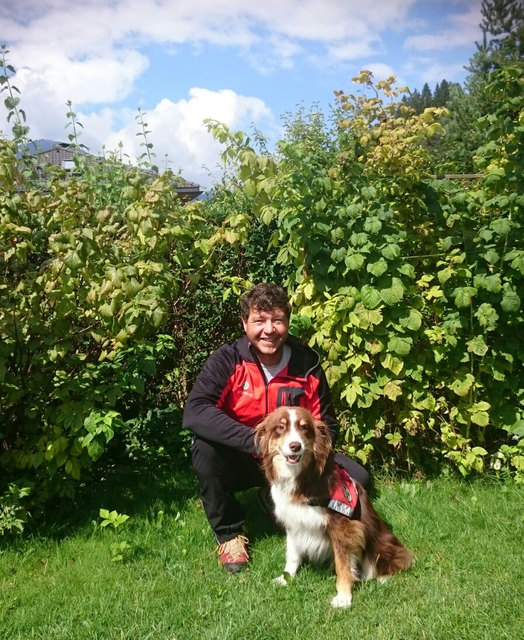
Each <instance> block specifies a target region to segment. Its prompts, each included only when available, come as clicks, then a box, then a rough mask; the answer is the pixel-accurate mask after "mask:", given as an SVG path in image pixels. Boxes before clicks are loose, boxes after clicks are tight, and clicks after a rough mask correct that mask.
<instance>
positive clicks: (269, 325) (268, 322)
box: [264, 320, 275, 333]
mask: <svg viewBox="0 0 524 640" xmlns="http://www.w3.org/2000/svg"><path fill="white" fill-rule="evenodd" d="M274 330H275V329H274V326H273V323H272V322H271V320H266V321H265V323H264V333H273V332H274Z"/></svg>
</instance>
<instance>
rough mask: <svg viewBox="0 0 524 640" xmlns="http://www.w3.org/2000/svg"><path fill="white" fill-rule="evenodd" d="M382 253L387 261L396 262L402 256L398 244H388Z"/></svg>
mask: <svg viewBox="0 0 524 640" xmlns="http://www.w3.org/2000/svg"><path fill="white" fill-rule="evenodd" d="M381 253H382V255H383V256H384V258H386V260H394V259H395V258H398V257H399V255H400V247H399V246H398V244H388V245H386V246H385V247H384V248H383V249H382V251H381Z"/></svg>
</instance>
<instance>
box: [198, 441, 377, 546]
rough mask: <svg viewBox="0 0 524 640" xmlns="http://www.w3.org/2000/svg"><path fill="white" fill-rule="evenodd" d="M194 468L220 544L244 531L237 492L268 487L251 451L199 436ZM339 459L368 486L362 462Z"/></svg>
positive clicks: (207, 512)
mask: <svg viewBox="0 0 524 640" xmlns="http://www.w3.org/2000/svg"><path fill="white" fill-rule="evenodd" d="M192 458H193V467H194V469H195V472H196V474H197V478H198V481H199V483H200V497H201V498H202V505H203V507H204V511H205V513H206V516H207V519H208V520H209V524H210V525H211V529H212V530H213V533H214V534H215V538H216V540H217V543H218V544H221V543H222V542H226V541H227V540H231V539H232V538H235V537H236V536H237V535H239V534H241V533H242V529H243V525H244V511H243V509H242V506H241V505H240V503H239V502H238V501H237V499H236V498H235V493H236V492H237V491H243V490H244V489H249V488H251V487H263V486H266V480H265V477H264V474H263V472H262V470H261V468H260V463H259V462H258V460H256V459H255V458H253V457H252V456H251V455H249V454H247V453H242V452H239V451H236V450H235V449H230V448H229V447H224V446H223V445H220V444H217V443H216V442H209V441H207V440H202V439H200V438H195V440H194V442H193V446H192ZM335 462H337V464H339V465H340V466H341V467H344V468H345V469H347V471H348V472H349V474H350V476H351V477H353V478H355V480H358V481H359V482H360V484H361V485H362V486H363V487H364V488H365V489H368V488H369V485H370V476H369V473H368V472H367V471H366V470H365V469H364V467H362V466H361V465H360V464H358V462H355V461H354V460H352V459H351V458H348V457H347V456H345V455H343V454H341V453H336V454H335Z"/></svg>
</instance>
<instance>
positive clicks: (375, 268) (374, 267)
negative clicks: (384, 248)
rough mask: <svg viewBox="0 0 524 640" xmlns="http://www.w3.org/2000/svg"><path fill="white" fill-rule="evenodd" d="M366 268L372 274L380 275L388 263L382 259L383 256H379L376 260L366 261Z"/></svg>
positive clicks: (384, 271)
mask: <svg viewBox="0 0 524 640" xmlns="http://www.w3.org/2000/svg"><path fill="white" fill-rule="evenodd" d="M366 270H367V271H368V272H369V273H372V274H373V275H374V276H377V278H378V277H380V276H381V275H383V274H384V273H386V271H387V270H388V263H387V262H386V261H385V260H384V258H380V259H379V260H377V261H376V262H373V263H368V265H367V266H366Z"/></svg>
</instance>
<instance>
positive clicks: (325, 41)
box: [0, 0, 480, 183]
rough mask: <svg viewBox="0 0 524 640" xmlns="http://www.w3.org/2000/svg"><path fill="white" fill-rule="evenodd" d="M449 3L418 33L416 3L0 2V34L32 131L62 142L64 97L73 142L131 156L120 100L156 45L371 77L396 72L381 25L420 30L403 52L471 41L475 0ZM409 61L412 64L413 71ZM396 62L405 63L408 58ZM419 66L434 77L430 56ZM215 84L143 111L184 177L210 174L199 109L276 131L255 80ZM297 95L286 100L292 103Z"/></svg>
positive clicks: (270, 70) (134, 89) (131, 135)
mask: <svg viewBox="0 0 524 640" xmlns="http://www.w3.org/2000/svg"><path fill="white" fill-rule="evenodd" d="M439 1H444V0H439ZM450 2H451V3H453V2H455V3H456V5H455V9H456V12H455V13H454V14H452V16H451V21H450V22H449V24H448V28H447V30H446V31H445V32H442V33H440V34H438V33H437V34H435V33H434V32H433V31H431V33H430V32H429V27H428V33H427V34H426V35H425V34H424V31H423V25H422V23H421V22H419V21H418V20H414V19H413V17H412V15H411V14H410V10H411V9H412V8H413V7H414V6H415V5H417V4H419V3H420V0H374V1H373V2H370V0H265V1H263V2H249V1H248V0H192V1H191V2H188V1H187V0H82V2H75V1H74V0H17V1H16V2H15V1H14V0H13V1H12V2H1V1H0V34H4V36H3V37H4V38H8V39H9V42H8V46H9V47H10V48H11V50H12V54H11V56H12V62H13V64H14V65H15V66H16V68H17V70H18V73H17V76H16V85H17V86H18V88H19V89H20V90H21V92H22V106H23V108H24V109H25V110H26V112H27V116H28V121H29V124H30V125H31V135H32V137H33V138H38V137H46V138H56V139H59V140H63V139H66V138H67V133H69V131H68V130H65V129H64V127H65V124H66V118H65V113H66V111H67V107H66V105H65V103H66V101H67V100H72V102H73V108H74V110H75V111H77V112H78V117H79V120H80V121H81V122H82V123H83V124H84V129H83V137H82V140H81V141H82V142H84V143H85V144H87V145H88V146H89V147H90V148H91V150H92V151H95V150H96V152H98V151H99V150H100V149H101V148H102V147H103V146H105V147H106V148H107V149H111V148H112V149H116V148H117V147H118V143H119V142H122V144H123V145H124V150H125V151H126V153H128V154H129V155H130V156H136V155H138V154H139V153H140V151H141V150H140V147H139V142H140V138H139V137H137V136H136V133H137V126H136V122H135V120H134V116H135V115H136V112H132V111H130V110H129V108H128V104H127V103H126V102H125V101H126V100H127V101H128V103H129V104H133V101H132V99H131V98H132V97H134V96H136V95H138V94H142V95H147V91H146V90H145V89H142V87H141V88H140V90H138V85H139V83H145V81H147V73H148V69H149V64H150V60H149V57H148V56H150V55H152V54H151V49H152V48H153V47H156V48H157V50H158V49H163V50H169V51H170V52H173V51H174V52H175V56H174V57H173V61H174V64H176V53H177V52H178V51H179V50H184V51H187V48H188V46H189V47H191V48H199V47H200V48H201V49H206V48H208V49H209V47H212V46H215V47H217V51H220V52H223V51H226V50H228V51H232V50H233V51H234V52H235V53H236V54H237V56H243V58H244V60H247V61H248V62H249V64H250V65H251V67H252V69H254V71H253V73H256V72H258V73H259V74H264V76H265V78H267V77H268V76H269V75H271V74H274V75H277V74H278V72H282V70H285V71H288V70H293V71H297V70H298V72H302V73H307V71H308V70H311V71H312V72H313V71H315V72H317V73H318V72H319V70H320V75H319V76H317V78H316V81H317V82H321V81H322V79H323V71H324V70H326V69H327V70H329V69H331V68H332V67H337V68H342V67H344V65H346V68H349V65H348V63H349V62H351V63H352V62H353V61H356V60H358V61H359V62H358V63H357V64H358V69H360V68H364V67H366V68H370V69H371V70H372V71H373V72H374V74H375V76H376V77H377V78H380V77H384V75H391V73H393V72H394V70H393V67H392V65H393V64H394V62H393V61H391V60H390V57H389V56H388V52H387V50H386V44H387V43H386V38H385V34H386V32H388V33H390V32H392V31H395V33H396V34H402V33H405V32H406V29H408V28H413V26H414V25H415V27H416V28H417V30H418V34H417V35H414V36H412V37H410V38H408V39H407V40H406V43H405V46H406V47H407V50H409V51H427V50H429V49H431V48H433V47H443V46H444V45H445V46H446V47H448V48H449V47H450V46H451V45H454V44H457V45H460V44H464V43H466V44H470V43H471V42H473V41H474V40H475V38H478V33H477V29H478V23H479V5H480V0H448V2H446V5H447V6H448V11H449V3H450ZM465 5H466V6H467V7H468V10H464V6H465ZM455 9H454V10H455ZM473 33H474V34H475V36H473V35H472V34H473ZM399 37H400V36H399ZM398 49H401V46H399V47H398ZM378 56H380V59H383V60H386V61H387V63H388V64H384V63H381V62H380V61H379V60H380V59H379V57H378ZM10 61H11V60H10ZM366 61H368V63H367V64H366ZM389 62H391V65H390V64H389ZM417 64H418V61H416V60H413V69H415V68H416V65H417ZM302 66H303V67H306V71H304V69H303V68H301V67H302ZM399 66H400V65H399ZM401 68H402V70H403V71H405V70H408V69H409V64H408V65H405V66H404V67H401ZM420 68H421V69H423V70H425V71H426V72H427V73H428V74H439V73H440V71H439V68H438V64H437V63H435V61H434V60H433V61H432V62H431V63H429V62H428V63H424V65H421V67H420ZM358 69H355V74H356V73H358ZM352 75H354V73H351V72H349V73H348V77H349V78H350V77H351V76H352ZM441 77H449V74H448V73H447V71H444V73H442V74H441ZM319 78H320V79H321V80H319ZM426 79H428V80H430V79H431V78H430V77H429V76H428V77H427V78H426ZM439 79H440V78H439ZM312 81H313V80H312ZM199 82H200V80H199V78H195V79H194V81H193V83H194V84H197V83H199ZM186 86H189V85H186ZM219 87H220V85H218V87H217V85H216V84H215V85H214V89H215V90H214V91H210V90H207V89H204V88H193V89H191V90H190V91H189V90H187V89H184V93H183V94H182V95H183V99H180V94H179V95H177V96H176V97H175V98H171V99H170V98H169V97H168V96H169V95H170V94H169V87H167V86H166V87H165V89H164V88H162V90H165V93H164V94H163V96H162V94H160V96H159V94H158V91H157V93H156V94H155V95H156V97H155V98H154V106H153V107H152V108H149V109H148V115H147V119H148V123H149V129H151V131H152V134H151V137H152V140H151V141H152V142H153V143H154V145H155V146H154V150H155V152H156V154H157V157H156V161H157V164H158V165H159V166H162V165H163V162H164V154H166V153H167V154H168V157H169V160H170V161H171V163H172V165H171V166H172V168H173V169H174V170H176V169H178V168H179V167H182V168H183V170H184V175H185V177H186V178H187V179H190V180H195V181H201V182H202V183H208V182H209V179H208V178H207V174H206V172H205V171H203V170H202V165H206V166H208V167H209V168H210V169H211V170H213V171H214V170H215V167H216V164H217V158H218V148H217V144H216V143H215V142H214V141H213V139H212V138H211V136H210V134H208V133H207V131H205V129H204V127H203V125H202V121H203V120H204V118H206V117H209V118H213V119H217V120H220V121H222V122H225V123H226V124H228V125H229V126H231V127H232V128H236V129H243V130H248V129H249V127H250V124H251V123H252V122H253V123H255V125H256V126H258V127H259V128H262V126H263V127H264V128H265V129H263V130H265V132H266V133H267V132H268V131H269V132H272V131H274V130H275V128H276V125H275V123H274V120H273V116H272V114H271V112H270V110H269V108H268V106H267V104H266V102H265V101H263V100H261V99H260V98H257V97H253V94H256V88H250V89H249V90H246V91H242V90H241V89H240V90H238V87H236V88H237V91H236V92H234V91H229V90H226V89H222V90H218V89H219ZM250 87H253V84H250ZM241 93H245V94H251V95H240V94H241ZM164 96H165V97H164ZM162 97H164V99H162ZM300 98H301V96H294V97H293V104H295V103H296V101H297V100H300ZM136 102H138V99H137V100H135V103H136ZM57 114H58V115H57ZM61 114H63V117H61Z"/></svg>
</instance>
